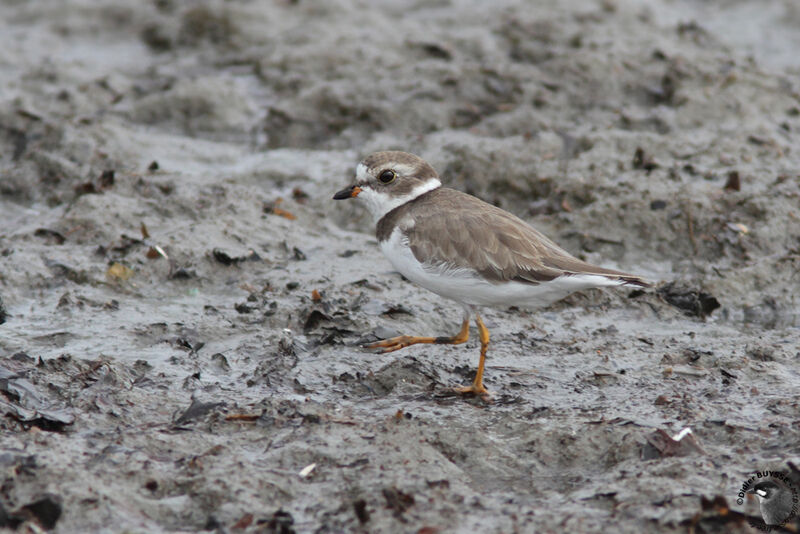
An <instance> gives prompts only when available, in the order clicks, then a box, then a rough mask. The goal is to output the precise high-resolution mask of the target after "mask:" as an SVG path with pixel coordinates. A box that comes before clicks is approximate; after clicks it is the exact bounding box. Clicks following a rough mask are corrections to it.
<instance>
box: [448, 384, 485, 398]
mask: <svg viewBox="0 0 800 534" xmlns="http://www.w3.org/2000/svg"><path fill="white" fill-rule="evenodd" d="M453 391H455V392H456V393H460V394H461V395H474V396H476V397H480V398H481V399H483V400H484V401H487V402H488V401H490V400H491V398H492V396H491V395H490V394H489V390H488V389H486V388H485V387H483V383H480V384H475V383H472V384H470V385H468V386H456V387H454V388H453Z"/></svg>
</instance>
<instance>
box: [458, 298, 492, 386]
mask: <svg viewBox="0 0 800 534" xmlns="http://www.w3.org/2000/svg"><path fill="white" fill-rule="evenodd" d="M475 324H476V325H478V333H479V334H480V336H481V359H480V361H479V362H478V371H477V372H476V373H475V380H473V381H472V384H471V385H469V386H462V387H457V388H455V390H456V391H457V392H458V393H465V394H472V395H481V396H488V395H489V391H488V390H487V389H486V388H485V387H484V386H483V367H484V364H485V362H486V350H487V349H488V348H489V329H488V328H486V325H485V324H483V321H482V320H481V316H480V315H478V314H477V313H476V314H475Z"/></svg>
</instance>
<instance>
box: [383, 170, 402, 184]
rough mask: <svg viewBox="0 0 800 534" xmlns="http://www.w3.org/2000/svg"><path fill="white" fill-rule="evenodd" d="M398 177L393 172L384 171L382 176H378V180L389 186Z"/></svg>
mask: <svg viewBox="0 0 800 534" xmlns="http://www.w3.org/2000/svg"><path fill="white" fill-rule="evenodd" d="M396 176H397V175H396V174H395V173H394V171H392V170H386V171H383V172H382V173H381V174H380V176H378V180H380V181H381V183H382V184H388V183H389V182H391V181H392V180H394V179H395V177H396Z"/></svg>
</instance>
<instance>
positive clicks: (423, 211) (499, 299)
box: [333, 152, 650, 395]
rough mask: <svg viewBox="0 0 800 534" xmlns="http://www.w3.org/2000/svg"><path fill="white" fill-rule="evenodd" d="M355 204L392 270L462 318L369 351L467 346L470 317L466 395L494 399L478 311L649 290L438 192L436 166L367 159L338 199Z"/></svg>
mask: <svg viewBox="0 0 800 534" xmlns="http://www.w3.org/2000/svg"><path fill="white" fill-rule="evenodd" d="M354 197H358V198H359V199H361V200H363V201H364V202H365V203H366V206H367V208H368V209H369V211H370V213H371V214H372V216H373V218H374V219H375V223H376V225H377V237H378V242H379V243H380V247H381V250H382V251H383V253H384V254H385V255H386V257H387V258H388V259H389V261H390V262H391V263H392V265H393V266H394V268H395V269H397V270H398V271H399V272H400V273H401V274H402V275H403V276H405V277H406V278H407V279H409V280H411V281H412V282H414V283H416V284H419V285H421V286H422V287H424V288H425V289H428V290H430V291H433V292H434V293H436V294H439V295H441V296H443V297H446V298H449V299H451V300H454V301H456V302H457V303H459V304H461V307H462V308H463V310H464V319H463V322H462V324H461V330H460V331H459V332H458V334H456V335H454V336H449V337H418V336H398V337H393V338H390V339H384V340H382V341H378V342H376V343H372V344H370V345H367V346H366V347H367V348H370V349H383V350H382V352H392V351H395V350H399V349H402V348H404V347H408V346H409V345H414V344H416V343H440V344H450V345H456V344H459V343H464V342H466V341H467V339H468V338H469V318H470V314H471V313H474V314H475V324H476V325H477V327H478V332H479V334H480V340H481V356H480V361H479V363H478V371H477V373H476V374H475V380H474V381H473V382H472V384H471V385H470V386H466V387H460V388H457V391H459V392H461V393H473V394H476V395H486V394H487V393H488V392H487V390H486V388H485V387H484V386H483V368H484V362H485V359H486V349H487V348H488V346H489V330H488V329H487V328H486V326H485V325H484V324H483V321H482V320H481V317H480V315H478V309H479V308H480V307H482V306H494V307H508V306H520V307H528V308H530V307H540V306H546V305H548V304H550V303H552V302H555V301H556V300H559V299H561V298H564V297H565V296H567V295H569V294H570V293H572V292H574V291H579V290H581V289H587V288H591V287H603V286H620V285H629V286H638V287H647V286H649V285H650V284H648V283H647V282H645V281H644V280H643V279H642V278H641V277H639V276H636V275H633V274H628V273H623V272H620V271H615V270H612V269H604V268H602V267H596V266H594V265H591V264H589V263H586V262H584V261H581V260H579V259H577V258H575V257H574V256H572V255H570V254H569V253H568V252H566V251H565V250H564V249H562V248H561V247H559V246H558V245H556V244H555V243H553V242H552V241H550V240H549V239H548V238H547V237H545V236H544V235H543V234H541V233H539V232H538V231H537V230H535V229H534V228H533V227H531V226H530V225H528V224H527V223H525V222H524V221H523V220H522V219H520V218H518V217H516V216H515V215H512V214H511V213H508V212H507V211H503V210H502V209H500V208H498V207H496V206H493V205H491V204H487V203H486V202H484V201H482V200H480V199H478V198H475V197H473V196H471V195H468V194H466V193H462V192H460V191H456V190H454V189H449V188H446V187H442V182H441V181H440V180H439V176H438V175H437V174H436V171H435V170H433V167H431V166H430V165H428V163H426V162H425V161H424V160H423V159H422V158H419V157H417V156H415V155H413V154H408V153H406V152H376V153H374V154H371V155H370V156H367V158H365V159H364V160H363V161H362V162H361V163H359V164H358V167H357V168H356V179H355V184H353V185H352V186H350V187H348V188H346V189H343V190H341V191H339V192H338V193H336V194H335V195H334V196H333V198H334V199H336V200H341V199H346V198H354Z"/></svg>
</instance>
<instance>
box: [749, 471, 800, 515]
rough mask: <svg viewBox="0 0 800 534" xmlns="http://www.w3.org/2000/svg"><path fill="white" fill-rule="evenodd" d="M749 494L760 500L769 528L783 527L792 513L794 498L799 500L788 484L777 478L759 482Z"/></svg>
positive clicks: (762, 512) (759, 503) (759, 504)
mask: <svg viewBox="0 0 800 534" xmlns="http://www.w3.org/2000/svg"><path fill="white" fill-rule="evenodd" d="M747 493H752V494H754V495H755V496H756V497H757V498H758V507H759V508H760V509H761V517H762V518H763V519H764V524H765V525H767V526H775V525H782V524H783V523H785V522H786V520H787V519H789V517H790V514H791V512H792V498H795V499H796V498H797V496H796V495H795V494H793V492H792V490H791V489H790V488H789V487H787V485H786V484H784V483H783V482H781V481H780V480H778V479H777V478H771V479H767V480H764V481H762V482H759V483H758V484H756V485H755V486H753V487H752V489H750V491H748V492H747Z"/></svg>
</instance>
